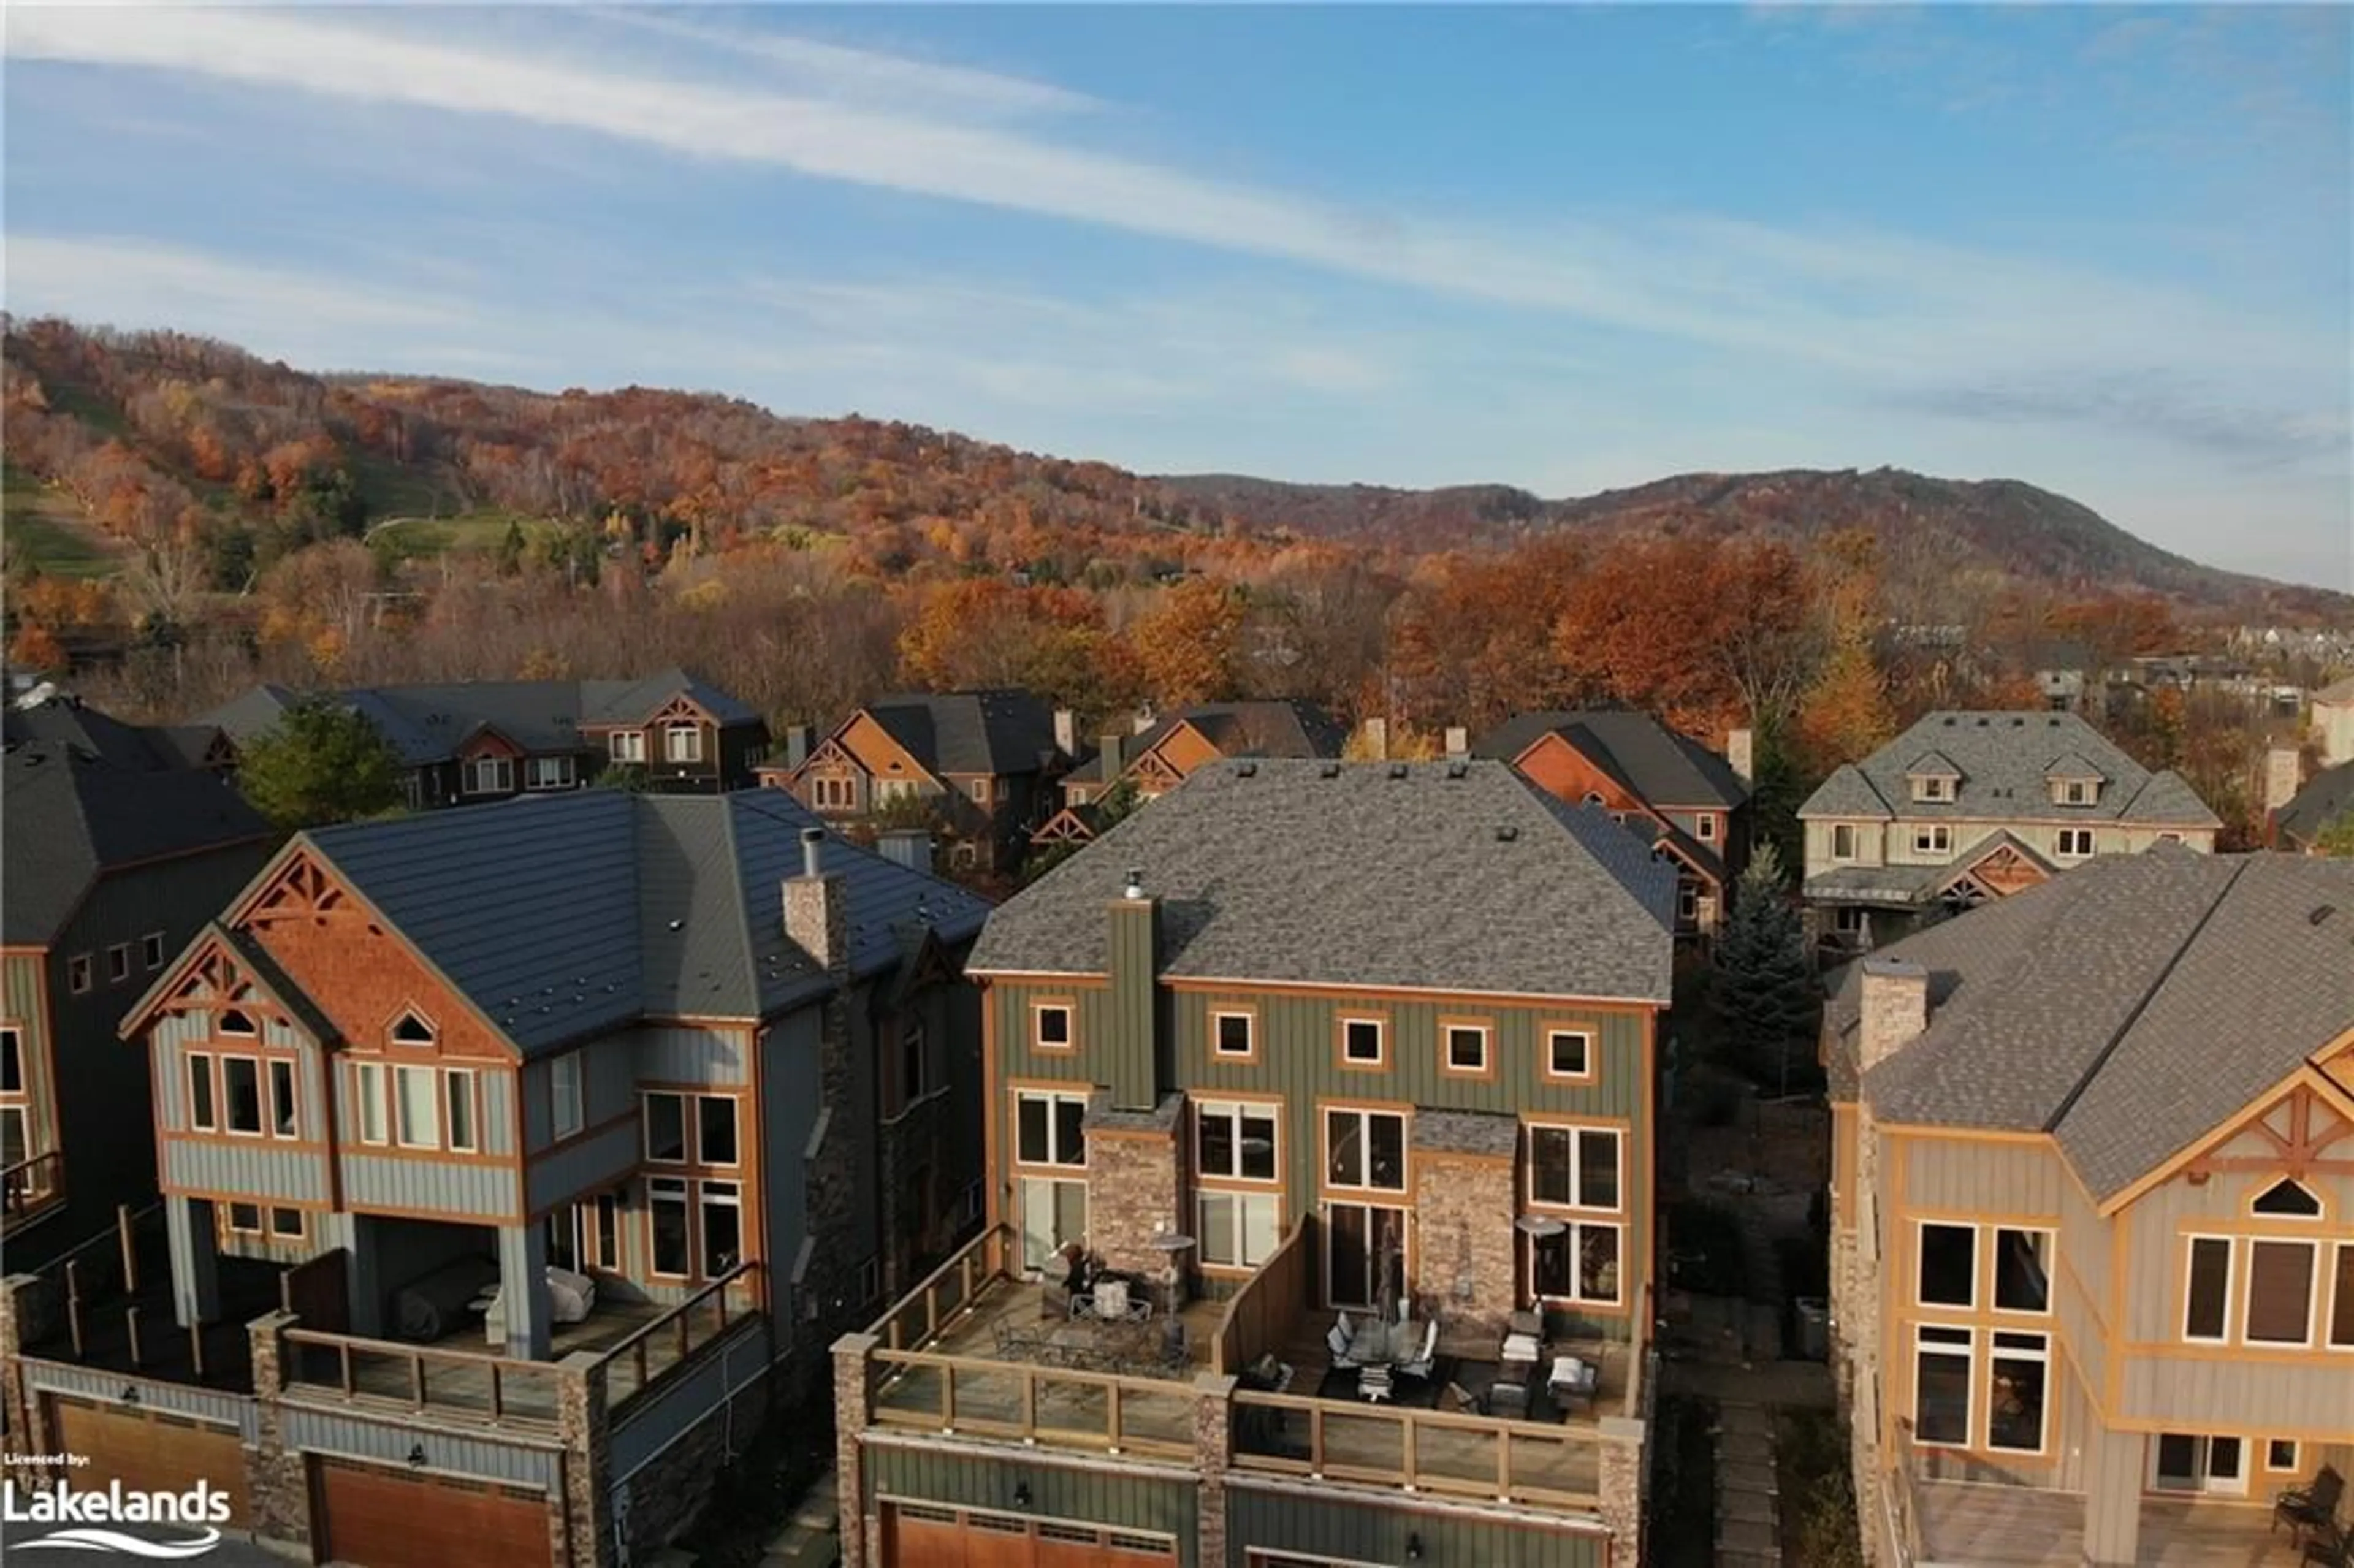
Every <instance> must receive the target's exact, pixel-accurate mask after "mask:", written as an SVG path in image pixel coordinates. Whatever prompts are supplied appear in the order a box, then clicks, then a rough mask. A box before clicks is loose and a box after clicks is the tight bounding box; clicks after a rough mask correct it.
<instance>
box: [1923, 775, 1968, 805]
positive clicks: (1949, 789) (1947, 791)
mask: <svg viewBox="0 0 2354 1568" xmlns="http://www.w3.org/2000/svg"><path fill="white" fill-rule="evenodd" d="M1956 782H1958V780H1956V779H1953V778H1952V777H1950V776H1948V775H1946V774H1943V773H1915V774H1914V775H1913V798H1914V800H1928V801H1950V800H1953V798H1954V786H1955V784H1956Z"/></svg>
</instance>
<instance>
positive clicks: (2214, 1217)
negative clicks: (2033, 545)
mask: <svg viewBox="0 0 2354 1568" xmlns="http://www.w3.org/2000/svg"><path fill="white" fill-rule="evenodd" d="M1823 1054H1824V1060H1825V1065H1826V1067H1827V1068H1828V1070H1829V1075H1830V1079H1831V1084H1832V1098H1833V1101H1834V1129H1835V1130H1834V1159H1833V1172H1834V1174H1833V1178H1832V1193H1831V1205H1830V1207H1831V1214H1832V1292H1833V1302H1832V1320H1833V1332H1834V1342H1835V1346H1836V1349H1835V1352H1834V1357H1833V1360H1834V1363H1835V1366H1836V1368H1837V1371H1838V1375H1839V1383H1840V1390H1841V1393H1842V1396H1843V1398H1844V1400H1845V1402H1846V1404H1847V1406H1848V1409H1849V1412H1850V1418H1851V1420H1852V1424H1853V1433H1854V1443H1855V1452H1854V1463H1855V1478H1856V1486H1857V1492H1858V1497H1859V1500H1860V1502H1861V1517H1862V1522H1863V1529H1864V1535H1865V1539H1866V1542H1867V1544H1868V1545H1869V1546H1870V1547H1871V1548H1872V1560H1873V1561H1874V1562H1876V1563H2022V1564H2070V1565H2073V1564H2100V1565H2103V1568H2109V1565H2119V1568H2122V1565H2125V1564H2131V1563H2168V1564H2179V1565H2190V1568H2197V1565H2200V1564H2213V1565H2216V1568H2221V1565H2222V1564H2226V1563H2229V1564H2232V1565H2234V1568H2245V1565H2247V1564H2252V1563H2282V1564H2294V1563H2299V1562H2301V1561H2304V1560H2305V1559H2304V1558H2303V1557H2302V1554H2301V1553H2300V1552H2299V1550H2298V1543H2297V1542H2296V1539H2295V1537H2294V1536H2293V1535H2292V1534H2291V1533H2290V1532H2289V1531H2285V1530H2284V1531H2277V1532H2276V1531H2275V1530H2274V1519H2273V1515H2272V1505H2273V1504H2274V1501H2275V1499H2277V1497H2278V1496H2279V1495H2280V1494H2281V1493H2282V1492H2284V1491H2285V1490H2289V1489H2299V1488H2304V1487H2307V1486H2309V1485H2311V1484H2312V1483H2313V1482H2314V1480H2315V1479H2316V1478H2317V1477H2318V1476H2319V1475H2320V1472H2321V1471H2322V1470H2323V1469H2324V1468H2325V1467H2332V1468H2334V1469H2335V1470H2336V1471H2337V1472H2338V1474H2339V1475H2340V1476H2343V1475H2344V1474H2346V1472H2347V1471H2348V1468H2349V1465H2354V864H2349V863H2343V862H2329V861H2322V860H2313V859H2305V858H2301V857H2295V856H2288V855H2276V854H2255V855H2237V856H2208V855H2200V854H2197V853H2191V852H2190V851H2189V850H2188V849H2186V848H2181V847H2176V846H2166V847H2161V848H2158V849H2155V850H2152V851H2150V852H2149V853H2146V854H2141V855H2136V856H2129V857H2124V856H2121V857H2115V858H2111V859H2105V860H2103V861H2100V862H2099V863H2095V864H2094V865H2091V866H2088V867H2086V868H2084V870H2082V871H2079V872H2075V873H2072V874H2069V875H2067V876H2065V877H2061V878H2058V879H2056V880H2054V881H2052V882H2050V883H2048V884H2045V885H2041V886H2038V887H2034V888H2031V889H2030V890H2028V891H2026V892H2023V893H2020V894H2018V895H2015V896H2013V897H2010V898H2008V899H2005V900H2003V901H2001V902H1999V903H1996V904H1991V905H1988V906H1985V907H1983V908H1979V909H1976V910H1973V911H1971V912H1969V913H1967V914H1964V915H1960V916H1956V917H1955V918H1954V919H1952V920H1949V921H1946V922H1944V923H1942V924H1940V925H1937V926H1935V927H1931V928H1929V929H1927V930H1925V931H1923V932H1920V933H1918V934H1916V935H1914V936H1913V937H1910V938H1905V939H1904V940H1903V941H1900V942H1897V943H1895V944H1893V946H1890V947H1888V948H1882V949H1881V950H1880V951H1878V952H1875V953H1874V954H1872V956H1871V957H1870V958H1868V959H1862V960H1861V961H1859V962H1858V963H1856V964H1853V965H1850V967H1849V968H1848V969H1847V970H1846V971H1844V972H1843V974H1842V975H1841V977H1840V980H1839V982H1838V985H1837V988H1836V991H1835V994H1834V997H1833V1000H1832V1001H1831V1003H1830V1005H1829V1010H1828V1012H1827V1015H1826V1020H1825V1026H1824V1042H1823ZM2344 1518H2345V1515H2344V1512H2343V1510H2340V1512H2339V1520H2340V1522H2341V1523H2342V1522H2343V1521H2344Z"/></svg>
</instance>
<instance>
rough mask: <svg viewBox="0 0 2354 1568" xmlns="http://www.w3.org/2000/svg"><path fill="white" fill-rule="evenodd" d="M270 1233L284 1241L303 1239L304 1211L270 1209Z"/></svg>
mask: <svg viewBox="0 0 2354 1568" xmlns="http://www.w3.org/2000/svg"><path fill="white" fill-rule="evenodd" d="M270 1234H271V1235H273V1236H276V1237H279V1238H280V1239H281V1240H284V1241H300V1240H302V1210H300V1209H272V1210H270Z"/></svg>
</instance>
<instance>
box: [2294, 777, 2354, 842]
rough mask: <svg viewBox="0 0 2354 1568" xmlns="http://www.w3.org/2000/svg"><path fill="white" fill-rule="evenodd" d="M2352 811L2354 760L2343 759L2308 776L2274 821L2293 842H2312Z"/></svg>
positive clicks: (2353, 805)
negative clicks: (2329, 826) (2336, 764)
mask: <svg viewBox="0 0 2354 1568" xmlns="http://www.w3.org/2000/svg"><path fill="white" fill-rule="evenodd" d="M2349 811H2354V762H2341V763H2339V764H2338V766H2337V767H2335V768H2323V769H2322V770H2321V771H2320V772H2318V773H2317V774H2315V775H2314V776H2313V777H2312V778H2311V779H2307V780H2306V785H2305V788H2304V789H2299V790H2298V791H2297V792H2296V794H2294V795H2292V796H2290V797H2289V802H2288V804H2287V805H2285V806H2283V807H2282V808H2281V809H2280V814H2279V815H2278V816H2277V817H2276V818H2275V819H2274V825H2275V826H2276V827H2277V828H2278V829H2279V830H2280V832H2281V834H2282V835H2283V836H2284V837H2285V838H2286V839H2287V840H2289V841H2290V842H2295V843H2300V844H2309V843H2311V842H2313V841H2314V839H2315V838H2316V837H2317V836H2318V835H2319V833H2320V832H2321V830H2322V829H2324V828H2326V827H2327V826H2328V825H2329V824H2330V823H2332V822H2334V821H2337V820H2338V818H2339V817H2342V816H2344V815H2345V814H2346V813H2347V812H2349Z"/></svg>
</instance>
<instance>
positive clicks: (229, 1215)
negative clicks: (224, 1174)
mask: <svg viewBox="0 0 2354 1568" xmlns="http://www.w3.org/2000/svg"><path fill="white" fill-rule="evenodd" d="M239 1209H250V1210H252V1211H253V1224H249V1225H242V1224H238V1213H237V1212H238V1211H239ZM268 1224H270V1214H269V1211H268V1210H267V1209H266V1208H265V1207H264V1206H263V1205H262V1204H261V1202H260V1201H259V1200H257V1199H252V1198H232V1199H230V1200H229V1201H228V1202H225V1203H223V1204H222V1205H221V1225H222V1228H224V1229H225V1230H227V1231H228V1234H231V1235H233V1236H259V1235H267V1234H269V1232H268V1231H266V1230H265V1229H264V1228H263V1227H264V1226H266V1225H268Z"/></svg>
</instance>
